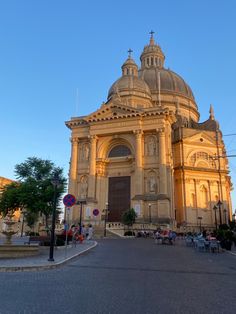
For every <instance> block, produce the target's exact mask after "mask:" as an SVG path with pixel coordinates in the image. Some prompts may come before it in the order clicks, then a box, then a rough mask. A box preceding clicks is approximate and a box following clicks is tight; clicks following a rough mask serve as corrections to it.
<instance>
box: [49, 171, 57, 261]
mask: <svg viewBox="0 0 236 314" xmlns="http://www.w3.org/2000/svg"><path fill="white" fill-rule="evenodd" d="M51 183H52V185H53V187H54V195H53V210H52V227H51V239H50V250H49V259H48V261H49V262H54V258H53V251H54V245H55V222H56V206H57V188H58V187H59V186H60V179H59V176H58V173H55V175H54V177H53V179H52V180H51Z"/></svg>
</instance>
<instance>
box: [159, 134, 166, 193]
mask: <svg viewBox="0 0 236 314" xmlns="http://www.w3.org/2000/svg"><path fill="white" fill-rule="evenodd" d="M158 131H159V175H160V194H167V176H166V143H165V129H164V128H163V129H160V130H158Z"/></svg>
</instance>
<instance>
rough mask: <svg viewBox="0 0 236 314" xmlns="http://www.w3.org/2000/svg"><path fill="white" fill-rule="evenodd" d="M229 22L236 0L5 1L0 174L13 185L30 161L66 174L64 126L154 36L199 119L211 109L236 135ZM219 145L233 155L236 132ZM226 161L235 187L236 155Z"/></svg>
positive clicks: (97, 100) (235, 54)
mask: <svg viewBox="0 0 236 314" xmlns="http://www.w3.org/2000/svg"><path fill="white" fill-rule="evenodd" d="M235 16H236V1H234V0H226V1H222V0H165V1H163V0H162V1H160V0H145V1H140V0H129V1H127V0H119V1H111V0H99V1H97V0H90V1H82V0H81V1H79V0H67V1H66V0H64V1H63V0H35V1H33V0H8V1H1V3H0V108H1V122H0V138H1V150H0V176H4V177H7V178H12V179H14V178H15V176H14V166H15V165H16V164H18V163H21V162H23V161H25V160H26V158H27V157H31V156H37V157H40V158H43V159H50V160H52V161H53V162H55V164H56V165H58V166H61V167H63V168H64V169H65V172H64V174H65V175H66V176H67V173H68V164H69V158H70V142H69V137H70V132H69V129H67V128H66V126H65V124H64V122H65V121H66V120H69V119H70V118H71V117H72V116H76V115H86V114H89V113H91V112H93V111H95V110H97V109H98V108H99V107H100V105H101V103H102V102H103V101H106V98H107V92H108V89H109V88H110V86H111V85H112V83H113V82H114V81H115V80H116V79H118V78H119V77H120V75H121V69H120V67H121V65H122V63H123V62H124V61H125V59H126V58H127V50H128V49H129V48H132V50H133V51H134V53H133V58H134V59H135V60H136V62H137V63H138V64H139V57H140V54H141V52H142V50H143V47H144V45H146V44H147V43H148V42H149V34H148V33H149V31H150V30H154V31H155V35H154V37H155V40H156V42H157V43H158V44H160V46H161V48H162V50H163V52H164V54H165V56H166V62H165V66H166V67H167V68H168V67H169V68H170V69H171V70H173V71H174V72H177V73H178V74H180V75H181V76H182V77H183V78H184V79H185V81H186V82H187V83H188V84H189V85H190V87H191V88H192V90H193V92H194V95H195V99H196V101H197V104H198V107H199V112H200V114H201V120H200V121H204V120H206V119H207V118H208V116H209V106H210V104H213V106H214V111H215V118H216V119H217V120H218V121H219V122H220V127H221V130H222V132H223V134H231V133H236V118H235V116H236V87H235V86H236V85H235V82H236V80H235V77H236V76H235V75H236V37H235V35H236V18H235ZM77 89H78V97H77V92H76V91H77ZM224 140H225V144H226V146H227V150H228V154H236V145H235V144H236V136H225V137H224ZM229 165H230V168H231V176H232V178H233V183H234V185H236V158H230V159H229ZM234 194H235V192H232V199H233V208H235V207H236V197H235V195H234Z"/></svg>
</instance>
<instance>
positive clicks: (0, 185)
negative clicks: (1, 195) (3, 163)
mask: <svg viewBox="0 0 236 314" xmlns="http://www.w3.org/2000/svg"><path fill="white" fill-rule="evenodd" d="M12 182H14V180H11V179H7V178H4V177H0V192H1V189H2V188H3V187H4V186H5V185H7V184H11V183H12Z"/></svg>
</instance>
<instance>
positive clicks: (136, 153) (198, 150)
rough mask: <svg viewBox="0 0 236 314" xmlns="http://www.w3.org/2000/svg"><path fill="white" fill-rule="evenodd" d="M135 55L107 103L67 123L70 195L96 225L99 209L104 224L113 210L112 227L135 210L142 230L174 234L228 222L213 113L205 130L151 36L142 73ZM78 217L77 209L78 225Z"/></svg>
mask: <svg viewBox="0 0 236 314" xmlns="http://www.w3.org/2000/svg"><path fill="white" fill-rule="evenodd" d="M131 52H132V51H131V50H130V51H129V56H128V59H127V60H126V61H125V63H124V64H123V65H122V76H121V77H120V78H119V79H118V80H117V81H116V82H115V83H114V84H113V85H112V86H111V88H110V89H109V91H108V97H107V101H106V103H103V104H102V105H101V107H100V108H99V109H98V110H97V111H95V112H93V113H91V114H89V115H87V116H83V117H73V118H71V120H70V121H67V122H66V126H67V127H68V128H69V129H70V130H71V145H72V149H71V161H70V172H69V193H72V194H74V195H75V196H76V197H77V198H78V199H83V200H86V205H84V209H83V214H82V215H83V221H90V220H93V219H94V216H93V209H99V215H98V217H97V218H96V219H97V220H98V221H101V220H102V219H103V218H104V215H103V212H102V210H103V209H104V208H105V206H106V203H108V207H109V214H108V221H110V222H119V221H120V220H121V215H122V213H123V212H124V211H125V210H127V209H129V208H131V207H133V208H134V209H135V211H136V212H137V215H138V219H137V220H138V221H139V222H140V223H149V222H152V223H154V224H156V225H163V226H170V227H171V228H173V227H181V226H182V227H186V228H187V229H189V230H193V229H196V228H199V224H201V226H204V227H205V228H213V227H214V226H215V224H216V223H217V224H219V223H220V222H221V223H224V222H227V221H228V219H229V217H231V197H230V190H231V180H230V176H229V169H228V160H227V157H226V151H225V145H224V142H223V140H222V133H221V131H220V129H219V123H218V122H217V121H216V120H215V117H214V112H213V107H212V106H210V115H209V119H208V120H207V121H204V122H201V123H200V122H199V117H200V113H199V111H198V107H197V104H196V102H195V98H194V95H193V92H192V90H191V88H190V87H189V86H188V85H187V84H186V82H185V81H184V80H183V78H182V77H180V76H179V75H178V74H176V73H174V72H173V71H171V70H169V69H166V68H165V67H164V60H165V56H164V54H163V52H162V50H161V48H160V46H159V45H157V44H156V43H155V42H154V38H153V34H151V38H150V43H149V44H148V45H147V46H145V47H144V50H143V52H142V54H141V56H140V60H141V66H140V67H138V65H137V64H136V63H135V61H134V60H133V59H132V57H131ZM91 92H92V86H91ZM219 201H220V202H219ZM214 206H216V207H214ZM213 208H214V209H213ZM79 209H80V207H79V205H77V206H74V207H73V209H72V214H71V215H72V219H73V221H78V220H79V214H80V210H79Z"/></svg>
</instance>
